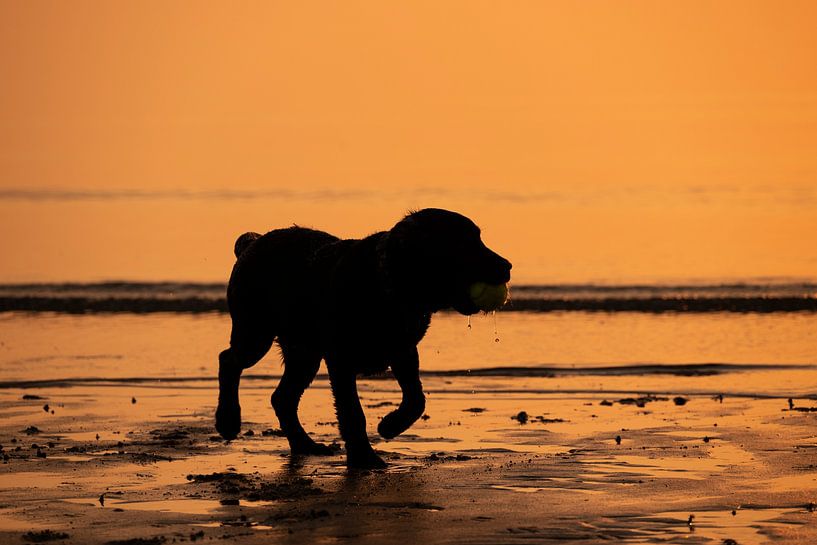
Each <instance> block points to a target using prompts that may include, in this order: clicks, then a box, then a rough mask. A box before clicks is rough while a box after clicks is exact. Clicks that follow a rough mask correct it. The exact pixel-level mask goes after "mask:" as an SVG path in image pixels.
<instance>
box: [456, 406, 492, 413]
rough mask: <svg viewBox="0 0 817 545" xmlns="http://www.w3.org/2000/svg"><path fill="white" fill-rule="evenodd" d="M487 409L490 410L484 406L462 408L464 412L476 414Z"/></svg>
mask: <svg viewBox="0 0 817 545" xmlns="http://www.w3.org/2000/svg"><path fill="white" fill-rule="evenodd" d="M487 410H488V409H486V408H484V407H471V408H469V409H463V410H462V412H464V413H474V414H479V413H484V412H485V411H487Z"/></svg>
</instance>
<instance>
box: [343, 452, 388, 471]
mask: <svg viewBox="0 0 817 545" xmlns="http://www.w3.org/2000/svg"><path fill="white" fill-rule="evenodd" d="M346 466H347V467H348V468H349V469H385V468H386V467H388V464H386V462H384V461H383V458H381V457H380V456H378V455H377V454H376V453H375V451H374V450H373V449H372V448H371V447H369V448H368V449H361V450H354V451H349V450H348V448H347V451H346Z"/></svg>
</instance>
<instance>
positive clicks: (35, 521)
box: [0, 377, 817, 543]
mask: <svg viewBox="0 0 817 545" xmlns="http://www.w3.org/2000/svg"><path fill="white" fill-rule="evenodd" d="M446 380H448V379H446V378H443V377H440V378H430V379H427V381H426V382H427V386H428V387H429V389H430V390H431V391H435V390H438V389H443V388H444V387H445V381H446ZM505 380H508V381H509V385H511V386H516V389H522V388H523V387H524V383H525V380H526V379H523V378H517V379H505ZM704 380H706V379H704ZM514 381H519V384H516V385H515V384H513V383H514ZM259 386H262V385H261V384H259ZM263 386H265V388H258V389H257V390H250V395H248V396H247V397H246V398H245V400H244V408H245V421H246V425H245V430H246V432H245V435H242V436H241V437H240V438H239V439H238V440H236V441H234V442H232V443H228V444H225V443H224V442H223V441H221V440H220V439H219V438H217V437H215V436H214V433H213V431H212V427H211V426H212V422H211V411H212V407H213V402H214V396H213V393H214V392H213V391H211V390H209V389H206V388H177V389H176V390H175V392H174V395H172V396H162V395H159V394H161V392H162V391H163V390H162V389H156V388H152V387H147V386H145V385H141V386H139V387H133V388H128V389H127V390H123V389H122V388H121V387H108V386H82V387H80V386H75V387H70V388H42V389H38V390H37V391H36V394H37V395H39V396H41V397H45V398H48V400H49V402H50V403H51V404H52V405H54V406H57V407H58V408H59V411H58V412H57V413H56V414H54V415H52V414H50V413H46V412H44V411H42V409H41V408H40V407H39V406H35V405H33V403H34V402H32V401H30V400H23V399H22V396H23V395H24V394H26V393H32V392H31V391H27V390H19V389H6V390H3V391H2V392H0V414H2V416H3V424H2V427H0V444H2V445H3V454H4V455H5V456H6V458H7V459H6V463H5V464H4V465H2V466H0V473H1V474H2V476H1V477H0V489H1V490H2V497H3V499H4V501H3V506H2V507H0V522H2V524H3V528H4V530H3V534H5V535H6V537H7V538H8V539H11V540H16V539H19V534H20V533H21V532H23V531H24V530H25V531H28V530H32V529H38V530H52V531H59V532H66V533H68V534H70V535H71V537H72V539H75V540H79V541H80V542H83V543H105V542H108V541H112V540H114V539H118V538H120V537H122V536H123V535H125V534H126V535H127V536H128V537H143V538H147V537H154V536H162V537H164V538H166V539H168V540H171V539H172V538H174V537H175V538H177V539H181V538H185V539H190V536H191V535H194V534H195V535H197V536H199V537H202V536H203V537H212V538H214V539H221V538H225V536H226V538H231V537H234V538H238V537H240V538H241V539H242V540H247V542H250V543H253V542H256V541H255V540H258V542H259V543H260V542H265V543H266V542H268V540H269V539H275V540H276V541H278V542H285V543H289V542H291V543H295V542H299V543H300V542H303V539H304V535H309V536H310V539H312V540H313V541H316V542H323V541H336V540H343V539H355V540H356V541H357V542H362V543H384V542H385V543H398V542H399V543H405V542H424V541H428V542H431V541H448V542H461V543H497V542H506V541H516V540H517V539H522V538H525V539H533V540H535V541H537V542H550V541H554V542H556V541H559V540H564V539H571V540H579V541H583V540H584V541H594V540H599V539H617V540H620V541H622V542H625V543H640V542H650V541H654V540H670V541H672V540H677V539H683V540H684V541H685V542H689V543H697V542H700V543H705V542H707V541H708V540H713V539H714V540H720V541H722V540H724V539H735V540H737V542H738V543H762V542H764V541H765V540H767V539H772V537H773V538H775V539H782V542H784V543H785V542H787V540H788V541H789V542H792V543H796V542H798V540H802V539H803V537H804V536H812V537H814V535H815V531H814V525H813V524H811V522H812V518H813V515H812V513H811V510H813V509H814V503H813V502H814V501H815V499H817V497H815V495H814V494H815V488H817V487H815V485H814V482H815V479H817V458H815V456H817V449H815V448H813V447H814V434H813V425H814V422H813V420H814V418H815V415H814V414H813V413H799V412H796V411H791V410H788V403H787V401H786V400H785V399H780V398H778V399H748V398H732V397H728V396H727V397H726V398H725V399H723V401H721V400H719V399H711V397H709V396H694V395H693V396H689V397H688V401H687V403H685V404H684V405H682V406H680V405H677V404H675V403H674V402H673V401H672V400H671V398H667V399H666V400H663V401H662V400H660V399H659V400H656V401H652V402H650V403H647V404H646V406H645V407H638V406H637V405H634V404H632V405H630V404H614V405H612V406H608V405H604V404H602V401H604V400H605V399H606V398H610V397H611V396H609V395H608V394H603V395H599V394H596V395H591V394H582V395H578V396H577V395H571V394H549V395H523V394H495V393H492V394H490V395H488V394H480V393H476V394H470V393H462V394H453V393H447V394H444V395H442V394H441V395H436V394H432V395H431V396H430V399H429V405H428V411H429V412H428V415H429V418H428V419H427V420H421V421H420V422H418V424H417V425H416V426H415V427H414V428H412V430H410V433H409V435H408V436H407V437H404V438H400V439H399V440H395V441H388V442H386V441H379V442H377V443H376V445H375V447H376V448H377V449H378V450H380V451H381V452H382V454H383V456H384V458H385V459H386V460H387V461H388V462H389V464H390V468H389V469H388V470H386V471H379V472H371V473H367V472H354V471H351V472H350V471H348V470H347V469H346V468H345V466H344V465H343V456H342V453H338V454H337V455H335V456H329V457H321V458H318V457H307V458H304V457H299V458H290V457H289V456H288V454H287V453H288V448H287V445H286V441H285V439H283V438H282V437H280V436H278V435H277V434H275V433H262V432H266V430H267V429H268V428H269V427H271V426H272V425H274V419H273V416H272V411H271V409H269V407H268V406H267V392H268V390H269V387H270V386H271V384H264V385H263ZM381 386H383V382H382V381H364V382H363V388H362V391H363V392H364V394H365V395H364V397H365V402H366V403H367V404H369V405H373V406H374V407H372V408H370V409H368V411H369V412H368V414H369V421H370V425H371V423H372V422H375V421H376V420H377V418H378V417H379V416H381V415H382V414H385V412H387V411H388V410H389V409H390V405H389V404H388V403H387V402H388V401H391V400H392V398H393V397H394V395H395V394H394V392H392V391H391V388H390V387H385V388H382V387H381ZM131 397H136V398H137V399H138V400H139V402H138V403H137V404H132V403H131V402H130V400H131ZM120 401H121V406H122V407H127V410H126V411H122V410H121V408H120ZM37 403H40V401H37ZM329 403H330V401H329V392H328V390H326V389H316V390H314V391H311V392H310V393H309V395H307V396H306V397H305V399H304V403H303V420H304V423H305V425H306V427H307V429H308V430H309V431H310V432H311V433H312V434H313V435H315V436H316V439H318V440H321V441H325V442H330V443H331V442H332V441H334V440H337V429H336V428H335V427H334V426H330V425H322V424H326V423H327V418H328V417H329V415H327V414H326V413H327V409H328V407H329V406H330V405H329ZM475 408H479V409H480V410H479V411H476V410H475ZM520 410H525V411H526V412H527V413H528V414H529V415H530V417H529V419H527V420H525V423H522V422H521V421H520V419H519V418H518V414H517V413H518V412H519V411H520ZM117 411H119V416H118V417H116V416H115V413H117ZM168 415H171V416H168ZM33 428H36V430H37V432H34V433H30V434H28V433H26V431H25V430H31V429H33ZM250 430H252V433H249V432H250ZM97 434H98V435H99V439H97V438H96V437H97ZM617 436H618V437H619V438H620V441H618V442H617V441H616V440H615V438H616V437H617ZM35 445H36V447H37V448H32V447H33V446H35ZM37 450H39V451H40V452H42V453H43V454H44V457H40V456H37V455H36V452H37ZM100 500H102V501H100ZM732 510H735V512H736V514H735V515H732V514H731V512H732ZM125 513H126V514H127V517H125V516H123V514H125ZM689 515H694V517H693V524H692V525H689V524H688V522H687V521H688V519H689ZM66 521H70V522H66ZM464 522H467V523H465V524H463V523H464ZM24 523H25V524H24ZM200 532H202V534H200ZM792 536H795V537H792ZM4 539H5V538H4ZM406 540H408V541H406ZM800 542H802V541H800Z"/></svg>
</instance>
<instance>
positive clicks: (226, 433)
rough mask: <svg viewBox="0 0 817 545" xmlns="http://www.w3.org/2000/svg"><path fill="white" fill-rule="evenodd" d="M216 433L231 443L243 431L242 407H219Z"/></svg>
mask: <svg viewBox="0 0 817 545" xmlns="http://www.w3.org/2000/svg"><path fill="white" fill-rule="evenodd" d="M216 431H217V432H218V434H219V435H221V436H222V437H223V438H224V439H226V440H228V441H231V440H233V439H235V438H236V437H237V436H238V434H239V432H240V431H241V407H240V406H239V405H234V406H232V405H219V406H218V409H216Z"/></svg>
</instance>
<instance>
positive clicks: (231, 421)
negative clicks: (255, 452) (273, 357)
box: [216, 321, 275, 440]
mask: <svg viewBox="0 0 817 545" xmlns="http://www.w3.org/2000/svg"><path fill="white" fill-rule="evenodd" d="M274 338H275V335H274V333H273V332H272V331H271V330H270V331H264V330H262V329H259V328H256V327H253V328H243V327H240V326H239V325H237V324H236V322H235V321H233V332H232V335H231V338H230V348H228V349H227V350H224V351H223V352H222V353H221V354H219V356H218V408H217V409H216V430H217V431H218V433H219V434H220V435H221V436H222V437H223V438H225V439H228V440H229V439H235V437H236V436H237V435H238V432H240V431H241V405H239V403H238V384H239V382H240V380H241V372H242V371H244V369H247V368H248V367H252V366H253V365H255V364H256V363H258V362H259V361H260V360H261V358H263V357H264V355H265V354H266V353H267V352H268V351H269V349H270V347H271V346H272V341H273V339H274Z"/></svg>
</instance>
